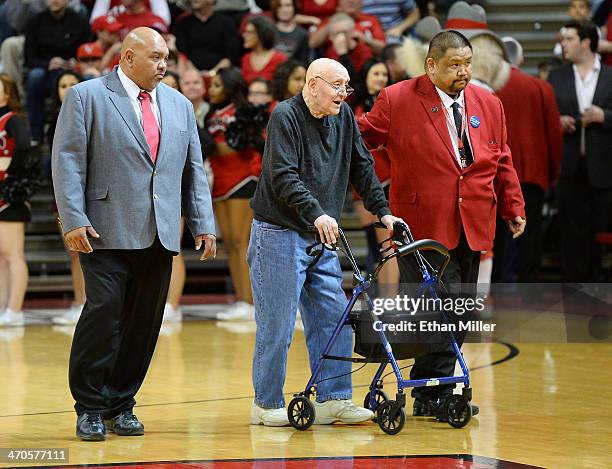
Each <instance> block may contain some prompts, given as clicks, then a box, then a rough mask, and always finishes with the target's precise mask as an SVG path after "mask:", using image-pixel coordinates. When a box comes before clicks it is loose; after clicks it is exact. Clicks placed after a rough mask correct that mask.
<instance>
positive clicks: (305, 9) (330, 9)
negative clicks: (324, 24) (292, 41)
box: [299, 0, 338, 22]
mask: <svg viewBox="0 0 612 469" xmlns="http://www.w3.org/2000/svg"><path fill="white" fill-rule="evenodd" d="M300 3H301V8H300V10H299V11H300V14H301V15H305V16H307V17H315V18H318V19H319V22H320V21H321V20H324V19H326V18H329V17H330V16H332V15H333V14H334V13H335V12H336V8H337V6H338V1H337V0H302V1H301V2H300Z"/></svg>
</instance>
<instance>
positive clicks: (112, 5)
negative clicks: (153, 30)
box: [90, 0, 170, 29]
mask: <svg viewBox="0 0 612 469" xmlns="http://www.w3.org/2000/svg"><path fill="white" fill-rule="evenodd" d="M133 2H134V0H132V1H131V2H130V3H133ZM143 4H144V8H145V10H146V11H149V12H151V13H152V14H153V15H155V16H156V17H158V18H161V20H162V21H163V22H164V24H165V25H166V26H169V25H170V8H169V7H168V2H167V1H166V0H144V2H143ZM130 8H131V7H130V6H129V4H128V3H125V2H123V0H96V2H95V3H94V6H93V9H92V10H91V17H90V21H91V23H92V24H93V22H94V21H96V20H97V19H98V18H99V17H101V16H106V15H109V16H114V17H115V18H117V17H118V16H119V15H121V14H123V13H125V12H126V11H127V10H129V9H130ZM131 29H133V28H131Z"/></svg>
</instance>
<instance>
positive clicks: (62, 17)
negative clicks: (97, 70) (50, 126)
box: [25, 0, 89, 142]
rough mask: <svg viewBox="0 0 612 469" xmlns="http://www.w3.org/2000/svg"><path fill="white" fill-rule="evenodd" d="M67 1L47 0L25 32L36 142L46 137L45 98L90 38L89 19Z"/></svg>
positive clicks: (28, 86) (34, 138)
mask: <svg viewBox="0 0 612 469" xmlns="http://www.w3.org/2000/svg"><path fill="white" fill-rule="evenodd" d="M67 4H68V0H47V5H48V8H47V9H46V10H45V11H43V12H41V13H39V14H38V15H36V16H35V17H34V18H32V20H31V21H30V23H29V24H28V26H27V29H26V33H25V63H26V66H27V67H28V68H29V73H28V76H27V80H26V92H27V109H28V117H29V120H30V126H31V132H32V139H33V140H34V141H35V142H40V141H42V138H43V126H44V122H45V115H44V100H45V97H46V96H47V95H48V92H49V90H50V89H51V84H52V83H53V81H54V80H55V79H56V77H57V76H58V74H59V73H60V72H61V71H62V70H64V69H70V68H73V67H74V65H75V56H76V52H77V48H78V47H79V46H80V45H81V44H83V43H84V42H86V41H87V39H88V37H89V23H88V22H87V19H86V18H84V17H83V16H81V15H79V14H78V13H75V12H74V11H73V10H70V9H67V8H66V6H67Z"/></svg>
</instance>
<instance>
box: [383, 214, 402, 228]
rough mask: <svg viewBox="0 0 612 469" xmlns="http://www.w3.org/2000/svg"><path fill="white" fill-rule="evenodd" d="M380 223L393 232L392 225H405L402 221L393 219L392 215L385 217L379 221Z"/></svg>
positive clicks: (396, 218)
mask: <svg viewBox="0 0 612 469" xmlns="http://www.w3.org/2000/svg"><path fill="white" fill-rule="evenodd" d="M380 222H381V223H382V224H383V225H385V226H386V227H387V229H388V230H389V231H393V224H394V223H403V224H404V225H405V224H406V222H405V221H404V220H402V219H401V218H398V217H394V216H393V215H385V216H384V217H382V218H381V219H380Z"/></svg>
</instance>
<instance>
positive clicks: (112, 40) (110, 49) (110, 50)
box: [91, 15, 123, 75]
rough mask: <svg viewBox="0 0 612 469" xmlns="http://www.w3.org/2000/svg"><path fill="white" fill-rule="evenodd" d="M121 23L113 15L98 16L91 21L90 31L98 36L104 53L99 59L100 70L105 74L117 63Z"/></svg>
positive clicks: (119, 52) (119, 53)
mask: <svg viewBox="0 0 612 469" xmlns="http://www.w3.org/2000/svg"><path fill="white" fill-rule="evenodd" d="M122 28H123V25H122V24H121V23H120V22H119V21H118V20H117V18H115V17H114V16H108V15H104V16H100V17H98V18H96V19H95V20H94V21H92V23H91V30H92V32H93V33H94V34H95V35H96V36H97V37H98V41H97V42H98V43H99V44H100V47H101V48H102V52H103V53H104V55H103V56H102V59H101V60H100V71H101V72H102V74H103V75H104V74H106V73H108V72H110V71H111V70H112V68H113V67H114V66H115V65H118V64H119V59H120V58H121V41H120V40H119V32H120V31H121V29H122Z"/></svg>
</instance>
